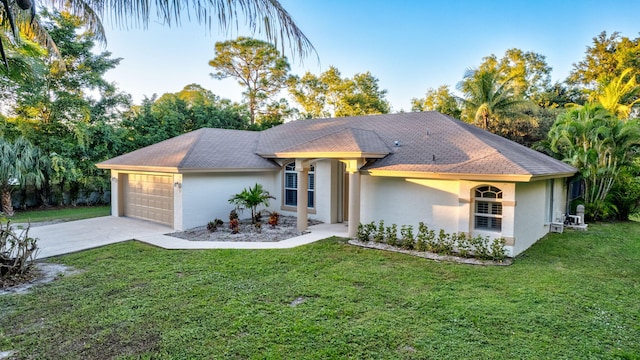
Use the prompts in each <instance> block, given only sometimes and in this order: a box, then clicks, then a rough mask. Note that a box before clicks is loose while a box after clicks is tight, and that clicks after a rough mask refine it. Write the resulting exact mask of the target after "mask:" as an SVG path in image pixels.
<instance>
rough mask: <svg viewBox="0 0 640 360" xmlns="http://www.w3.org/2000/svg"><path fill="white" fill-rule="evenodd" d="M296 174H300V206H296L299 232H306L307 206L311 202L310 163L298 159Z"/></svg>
mask: <svg viewBox="0 0 640 360" xmlns="http://www.w3.org/2000/svg"><path fill="white" fill-rule="evenodd" d="M296 172H297V173H298V199H297V200H298V201H297V203H298V205H297V206H296V211H297V214H296V216H297V217H298V231H305V230H307V204H308V201H309V200H308V191H309V163H308V162H307V161H304V160H303V159H296Z"/></svg>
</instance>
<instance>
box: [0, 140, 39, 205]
mask: <svg viewBox="0 0 640 360" xmlns="http://www.w3.org/2000/svg"><path fill="white" fill-rule="evenodd" d="M38 154H39V151H37V148H35V147H33V146H32V145H31V143H29V142H28V141H27V140H25V139H24V138H18V139H16V140H15V141H14V142H9V141H7V140H5V139H4V138H0V196H1V204H2V212H3V213H4V214H5V215H7V216H12V215H13V213H14V212H13V205H12V204H11V192H12V191H13V189H15V187H16V185H21V186H25V185H26V184H28V183H32V184H34V185H36V186H40V185H41V183H42V180H43V175H42V171H41V170H40V169H39V168H38V167H36V166H35V165H36V161H37V160H38V159H37V157H38Z"/></svg>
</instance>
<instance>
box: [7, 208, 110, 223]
mask: <svg viewBox="0 0 640 360" xmlns="http://www.w3.org/2000/svg"><path fill="white" fill-rule="evenodd" d="M110 213H111V207H110V206H78V207H66V208H59V209H58V208H57V209H48V210H26V211H16V213H15V214H14V215H13V216H11V217H10V218H9V219H10V220H11V222H13V223H21V222H28V221H31V222H32V223H34V222H41V221H54V220H62V221H72V220H81V219H88V218H94V217H98V216H108V215H109V214H110Z"/></svg>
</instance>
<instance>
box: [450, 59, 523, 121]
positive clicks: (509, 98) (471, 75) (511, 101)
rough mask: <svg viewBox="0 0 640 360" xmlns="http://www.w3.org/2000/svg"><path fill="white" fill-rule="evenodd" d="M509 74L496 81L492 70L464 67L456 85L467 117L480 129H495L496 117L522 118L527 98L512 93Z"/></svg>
mask: <svg viewBox="0 0 640 360" xmlns="http://www.w3.org/2000/svg"><path fill="white" fill-rule="evenodd" d="M513 79H514V78H513V77H511V78H507V79H506V80H504V81H502V82H500V81H499V74H498V72H497V71H495V70H468V71H467V72H466V73H465V76H464V80H463V81H462V82H461V83H460V84H459V85H458V88H459V90H461V91H462V92H463V94H464V95H463V97H462V98H460V101H461V102H462V104H463V106H464V110H465V117H466V118H467V120H468V121H470V122H474V123H475V124H476V125H478V126H479V127H481V128H482V129H484V130H493V131H496V130H497V129H496V125H497V123H498V122H499V121H504V120H511V119H514V118H522V117H524V116H523V112H522V110H523V109H524V108H526V107H527V106H528V104H529V102H528V101H527V100H524V99H521V98H518V97H516V96H515V95H514V89H513V87H512V86H511V85H512V82H513Z"/></svg>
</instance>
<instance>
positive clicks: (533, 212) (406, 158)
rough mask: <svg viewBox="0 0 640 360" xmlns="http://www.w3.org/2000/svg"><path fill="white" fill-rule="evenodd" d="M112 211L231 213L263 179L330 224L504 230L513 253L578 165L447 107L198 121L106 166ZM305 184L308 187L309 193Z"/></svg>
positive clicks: (285, 201) (192, 216) (169, 216)
mask: <svg viewBox="0 0 640 360" xmlns="http://www.w3.org/2000/svg"><path fill="white" fill-rule="evenodd" d="M97 166H98V167H99V168H101V169H110V170H111V184H112V191H111V194H112V202H111V204H112V205H111V206H112V214H113V216H130V217H134V218H140V219H146V220H150V221H155V222H159V223H163V224H167V225H169V226H171V227H173V228H175V229H177V230H183V229H188V228H193V227H196V226H202V225H204V224H206V223H207V222H208V221H211V220H212V219H214V218H221V219H224V220H226V219H227V217H228V214H229V211H230V210H231V209H232V208H233V207H232V205H230V204H229V202H228V199H229V197H230V196H231V195H233V194H236V193H238V192H240V191H242V189H243V188H246V187H249V186H252V185H254V184H255V183H260V184H262V185H263V186H264V188H265V189H266V190H268V191H269V192H270V193H271V194H272V195H274V196H275V197H276V200H272V202H271V206H270V209H271V210H277V211H278V212H280V213H282V214H285V215H294V216H298V219H299V222H298V227H299V228H300V229H304V228H306V219H307V218H308V217H309V218H315V219H318V220H320V221H323V222H325V223H340V222H348V228H349V234H350V236H355V235H356V233H357V227H358V224H359V223H368V222H371V221H375V222H378V221H379V220H384V221H385V223H386V224H394V223H395V224H398V226H401V225H413V226H414V227H416V228H417V225H418V223H419V222H420V221H423V222H425V223H426V224H427V225H428V226H429V227H430V228H432V229H435V230H436V231H437V230H439V229H444V230H445V231H446V232H449V233H460V232H464V233H466V234H467V235H471V236H475V235H486V236H489V237H492V238H495V237H503V238H505V239H506V243H507V250H508V253H509V254H510V255H511V256H515V255H517V254H519V253H521V252H522V251H524V250H525V249H527V248H528V247H530V246H531V245H532V244H533V243H534V242H535V241H537V240H538V239H540V238H541V237H542V236H544V235H545V234H546V233H547V232H549V225H550V223H551V222H552V221H553V220H554V218H555V217H556V216H557V214H562V213H564V212H565V206H566V197H567V196H566V194H567V188H566V186H567V178H569V177H571V176H572V175H574V174H575V173H576V169H575V168H573V167H571V166H569V165H567V164H565V163H563V162H560V161H558V160H555V159H553V158H550V157H548V156H546V155H544V154H541V153H539V152H536V151H534V150H531V149H529V148H526V147H524V146H521V145H519V144H517V143H515V142H512V141H510V140H507V139H504V138H502V137H500V136H497V135H494V134H491V133H489V132H486V131H484V130H482V129H479V128H477V127H475V126H473V125H470V124H467V123H464V122H462V121H460V120H457V119H454V118H451V117H449V116H446V115H443V114H440V113H438V112H433V111H430V112H415V113H400V114H386V115H374V116H355V117H345V118H337V119H313V120H298V121H292V122H289V123H285V124H282V125H279V126H276V127H274V128H271V129H268V130H264V131H261V132H251V131H240V130H224V129H200V130H196V131H193V132H191V133H188V134H184V135H181V136H178V137H175V138H172V139H169V140H166V141H163V142H160V143H158V144H155V145H151V146H148V147H145V148H143V149H139V150H136V151H133V152H131V153H128V154H124V155H121V156H118V157H116V158H113V159H110V160H107V161H104V162H102V163H100V164H98V165H97ZM301 189H303V191H300V190H301Z"/></svg>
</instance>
